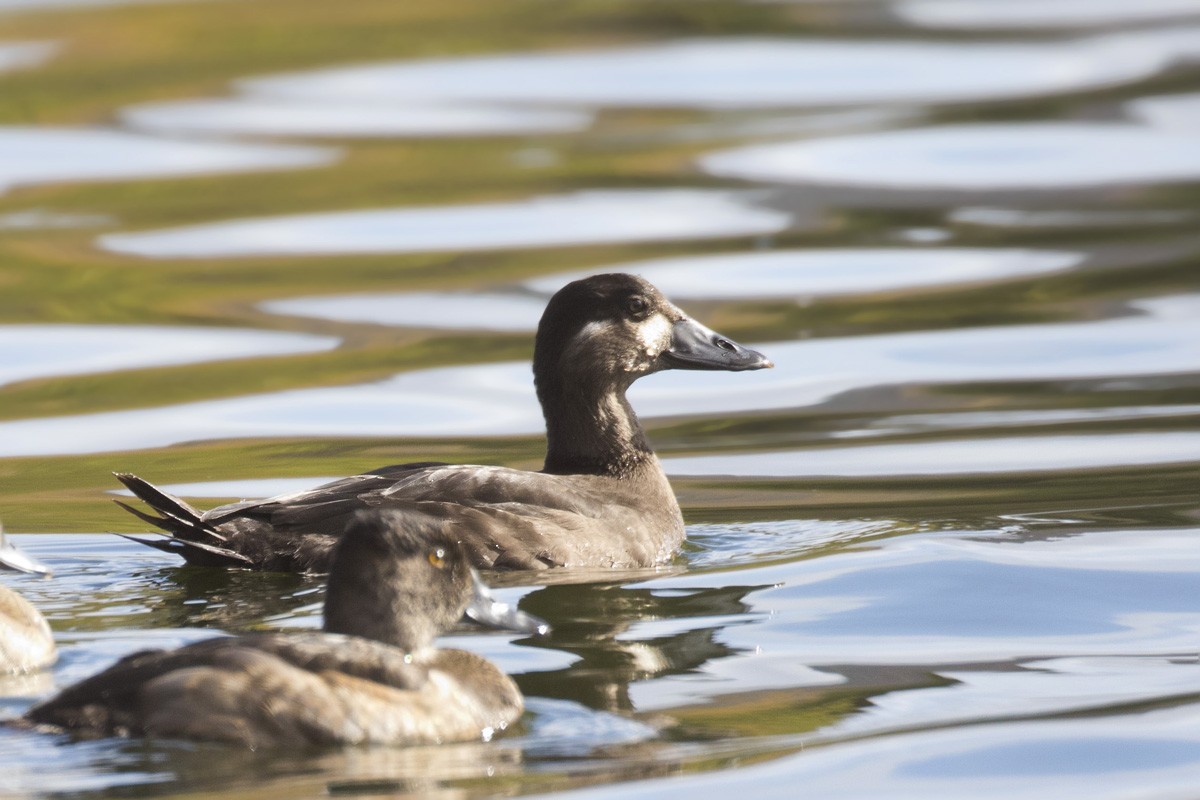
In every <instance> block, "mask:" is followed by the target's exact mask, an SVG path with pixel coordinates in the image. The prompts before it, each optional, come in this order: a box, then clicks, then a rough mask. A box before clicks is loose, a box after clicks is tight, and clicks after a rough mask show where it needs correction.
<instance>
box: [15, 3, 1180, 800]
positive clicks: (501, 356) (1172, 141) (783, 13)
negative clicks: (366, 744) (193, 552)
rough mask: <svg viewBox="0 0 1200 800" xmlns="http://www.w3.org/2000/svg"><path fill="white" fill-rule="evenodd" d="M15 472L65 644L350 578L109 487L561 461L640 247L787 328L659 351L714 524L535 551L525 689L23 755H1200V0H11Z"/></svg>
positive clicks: (358, 792)
mask: <svg viewBox="0 0 1200 800" xmlns="http://www.w3.org/2000/svg"><path fill="white" fill-rule="evenodd" d="M0 10H3V12H4V13H3V16H2V19H3V22H2V23H0V519H2V520H3V521H4V523H5V526H6V528H7V530H9V531H10V532H12V533H13V538H14V540H15V541H16V542H17V543H18V544H19V545H20V546H21V547H22V548H24V549H25V550H26V551H28V552H29V553H30V554H31V555H33V556H35V557H37V558H38V559H40V560H42V561H44V562H45V563H47V564H49V565H50V566H51V567H52V568H53V569H54V571H55V576H54V577H53V578H52V579H39V578H33V577H24V576H16V575H12V574H10V573H5V574H3V575H2V576H0V580H2V581H3V583H4V585H5V586H8V587H10V588H13V589H15V590H17V591H19V592H20V593H21V594H23V595H24V596H25V597H27V598H28V599H29V600H31V601H32V602H33V603H34V604H35V605H37V606H38V607H39V608H40V609H41V610H42V611H43V612H44V613H45V614H46V615H47V617H48V618H49V620H50V623H51V626H52V627H53V629H54V631H55V636H56V638H57V641H58V645H59V649H60V658H59V661H58V663H57V664H56V665H55V666H54V668H53V669H52V670H48V671H46V672H44V673H40V674H36V675H25V676H16V677H5V678H0V717H7V716H16V715H19V714H20V713H22V712H23V711H24V710H25V709H26V708H27V707H28V706H29V705H30V704H31V703H33V702H35V701H36V700H37V699H38V698H40V697H44V696H46V695H48V694H50V693H52V692H53V691H55V689H56V688H57V687H61V686H63V685H65V684H67V683H69V682H71V681H74V680H77V679H80V678H82V677H85V676H86V675H88V674H91V673H92V672H94V671H96V670H98V669H102V668H103V667H105V666H106V665H108V664H110V663H111V662H112V661H114V660H115V659H117V658H118V657H120V656H122V655H125V654H127V653H130V652H132V651H134V650H137V649H142V648H147V647H170V646H176V645H179V644H182V643H185V642H189V641H195V640H197V639H200V638H205V637H208V636H213V635H218V634H219V633H222V632H230V633H232V632H244V631H251V630H294V629H304V628H312V627H314V626H317V625H319V622H320V609H321V603H322V600H323V595H324V584H323V581H322V579H321V578H319V577H309V576H292V575H273V574H262V573H248V572H238V571H230V572H221V571H212V570H201V569H194V568H186V567H182V566H180V565H179V564H178V563H176V562H175V561H174V560H173V559H172V558H171V557H169V556H167V555H165V554H162V553H159V552H157V551H153V550H149V549H147V548H142V547H138V546H137V545H135V544H133V543H131V542H128V541H126V540H123V539H120V538H118V537H115V536H112V535H110V532H112V531H118V532H137V531H140V530H143V527H142V526H141V525H140V523H139V522H138V520H136V519H134V518H133V517H131V516H129V515H127V514H125V513H124V512H122V511H121V510H120V509H119V508H117V507H116V506H115V505H114V504H113V503H112V502H111V501H112V500H113V499H114V498H117V497H120V496H121V493H120V491H119V484H117V483H116V481H115V480H114V479H112V477H111V475H110V473H111V472H112V471H133V472H136V473H138V474H141V475H143V476H145V477H147V478H149V479H151V480H153V481H156V482H158V483H160V484H161V485H163V486H165V487H168V488H170V489H171V490H173V491H177V492H179V493H180V494H183V495H185V496H187V497H190V498H193V499H194V500H195V502H196V503H197V504H199V505H201V506H207V505H210V504H216V503H219V502H222V501H224V500H227V499H231V498H242V497H260V496H267V495H270V494H275V493H279V492H287V491H295V490H298V489H301V488H304V487H306V486H309V485H313V484H316V483H320V482H322V481H324V480H327V479H329V478H332V477H336V476H339V475H344V474H349V473H352V472H355V471H360V470H365V469H370V468H372V467H376V466H380V465H383V464H387V463H395V462H399V461H406V460H414V461H415V460H428V459H437V460H447V461H461V462H469V463H484V464H506V465H511V466H515V467H520V468H528V469H536V468H537V467H538V466H539V465H540V457H541V449H542V440H541V416H540V412H539V410H538V408H537V405H536V400H535V398H534V394H533V387H532V383H531V374H530V371H529V366H528V358H529V354H530V351H531V342H532V329H533V327H534V326H535V325H536V321H537V318H538V315H539V313H540V309H541V308H542V306H543V305H544V302H545V300H546V298H547V297H548V296H549V295H550V294H551V293H552V292H553V291H554V290H555V289H556V288H557V287H558V286H560V285H562V283H564V282H566V281H568V280H570V279H573V278H574V277H578V276H579V275H582V274H589V273H593V272H598V271H612V270H623V271H632V272H637V273H640V274H643V275H645V276H647V277H648V278H650V279H651V280H653V281H655V282H656V283H658V284H659V285H660V286H662V287H663V288H664V290H666V291H667V293H668V294H669V295H670V296H672V297H673V298H674V299H676V300H677V301H678V302H679V303H680V305H682V306H684V307H685V308H686V309H688V310H690V311H692V312H693V313H694V314H695V315H696V316H697V317H698V318H699V319H701V320H702V321H703V322H705V324H708V325H710V326H712V327H714V328H716V329H718V330H720V331H722V332H723V333H726V334H728V335H730V336H732V337H734V338H736V339H738V340H739V341H743V342H746V343H747V344H752V345H753V346H755V347H756V348H760V349H762V350H763V351H764V352H765V353H767V354H768V355H769V356H770V357H771V358H772V359H773V360H774V361H775V362H776V364H777V367H776V369H774V370H769V371H762V372H757V373H747V374H722V373H718V374H710V373H664V374H661V375H656V376H654V377H652V378H649V379H647V380H645V381H642V382H640V383H639V384H638V385H637V386H636V387H635V388H634V389H633V390H632V391H631V393H630V398H631V401H632V402H633V403H634V405H635V407H636V408H637V409H638V410H639V412H640V413H641V415H642V417H643V420H644V421H645V423H646V425H647V428H648V430H649V432H650V436H651V438H652V440H653V442H654V444H655V446H656V447H657V449H658V450H659V452H660V454H661V456H662V458H663V462H664V466H665V467H666V469H667V471H668V473H669V474H670V476H671V479H672V482H673V484H674V485H675V487H676V491H677V493H678V495H679V497H680V501H681V504H682V506H683V508H684V514H685V517H686V519H687V522H688V542H687V544H686V545H685V548H684V551H683V552H682V553H681V554H680V556H679V557H678V558H677V559H676V561H675V562H674V563H673V564H672V565H670V566H669V567H667V568H664V569H661V570H648V571H639V572H620V573H611V572H604V571H588V572H583V573H569V574H564V573H559V574H554V575H550V576H546V575H526V574H509V575H503V576H493V578H494V579H495V580H496V581H497V582H498V583H499V584H500V588H498V589H497V591H498V593H499V594H500V595H501V597H502V598H504V599H506V600H509V601H511V602H514V603H519V605H520V606H521V607H522V608H523V609H525V610H528V611H529V612H531V613H535V614H538V615H540V616H543V617H545V618H546V619H548V620H549V621H550V623H551V624H552V625H553V627H554V632H553V634H552V635H551V636H550V637H549V638H547V639H545V640H538V641H534V640H531V639H526V638H521V637H516V636H512V635H506V634H499V633H480V632H477V631H473V630H466V629H464V630H460V631H454V632H452V633H451V634H449V635H447V636H445V637H444V638H443V640H442V641H443V643H444V644H446V645H448V646H457V647H463V648H467V649H470V650H473V651H476V652H479V653H481V654H483V655H485V656H486V657H488V658H490V659H492V660H494V661H495V662H496V663H498V664H499V665H500V666H501V667H502V668H504V669H505V670H506V671H507V672H509V673H510V674H512V675H514V677H515V678H516V680H517V682H518V683H519V684H520V686H521V688H522V690H523V692H524V693H525V695H526V698H527V706H528V712H527V713H526V715H525V716H524V717H523V719H522V720H521V722H520V723H519V724H518V725H517V726H515V728H514V729H512V730H510V731H508V732H506V734H505V735H503V736H501V737H499V738H497V739H496V740H495V741H492V742H488V743H483V742H480V743H471V744H463V745H453V746H445V747H426V748H357V749H355V748H351V749H344V750H333V751H316V752H291V753H248V752H242V751H238V750H233V749H230V748H225V747H221V746H215V745H208V744H194V743H182V742H171V741H160V742H137V741H135V742H130V741H121V740H109V741H98V742H86V743H74V742H70V741H68V740H67V739H65V738H64V737H57V736H51V735H43V734H35V733H30V732H24V731H16V730H12V729H8V728H5V727H2V726H0V796H4V797H60V796H66V795H69V796H73V797H133V796H136V797H159V796H176V795H183V794H197V793H202V794H204V795H205V796H211V797H218V798H229V800H232V799H233V798H242V797H272V796H281V797H282V796H286V797H297V796H314V795H320V796H325V795H347V796H380V795H393V796H408V795H412V796H418V795H419V796H447V797H451V796H453V797H490V796H501V795H503V796H511V795H540V794H555V795H563V796H569V797H572V798H579V799H582V798H584V797H588V796H590V795H592V794H598V795H600V796H610V795H612V794H614V793H616V792H618V791H619V792H621V793H622V794H623V795H629V796H638V797H641V796H644V797H661V796H682V795H684V794H685V793H686V794H687V795H689V796H695V797H705V798H707V797H714V798H715V797H726V796H729V795H731V794H735V793H745V794H753V795H754V796H756V797H758V796H761V797H781V798H782V797H789V798H790V797H795V796H796V795H797V792H798V791H800V790H801V789H802V790H803V791H804V792H805V793H808V794H812V795H813V796H819V797H847V798H880V797H888V798H891V797H900V798H905V797H913V798H930V797H945V798H964V797H982V798H987V797H997V798H1000V797H1003V798H1013V797H1031V798H1035V797H1036V798H1041V797H1063V798H1072V797H1080V798H1083V797H1087V798H1089V800H1090V799H1091V798H1133V797H1155V798H1159V797H1161V798H1173V797H1179V798H1185V797H1193V796H1195V793H1196V786H1197V785H1198V782H1200V701H1198V700H1197V698H1200V601H1198V600H1197V598H1198V597H1200V497H1198V496H1197V491H1198V489H1200V234H1198V233H1197V230H1198V228H1197V221H1200V0H1145V1H1144V2H1141V3H1120V2H1112V1H1111V0H1064V1H1063V2H1059V3H1044V2H1043V3H1036V2H1026V0H961V2H958V1H956V2H948V0H840V2H834V0H829V1H828V2H822V1H821V0H815V1H814V0H808V1H806V2H769V3H768V2H729V1H727V0H709V2H705V3H697V2H692V1H691V0H663V1H662V2H656V3H652V4H649V3H639V2H632V1H631V2H613V3H606V4H601V5H588V6H584V5H578V4H563V3H556V2H551V0H535V1H534V2H532V3H527V4H524V5H521V6H519V7H517V6H512V5H510V4H488V3H475V2H469V1H467V0H464V2H463V3H462V4H461V5H447V6H446V7H445V8H438V7H430V6H428V4H396V3H390V2H377V1H376V0H344V2H341V3H337V4H295V3H288V2H285V0H245V2H224V1H219V0H210V1H208V2H186V1H185V2H170V3H147V2H136V3H118V2H112V3H109V2H100V0H83V1H82V2H66V1H63V2H59V0H55V1H54V2H33V0H15V1H14V0H0Z"/></svg>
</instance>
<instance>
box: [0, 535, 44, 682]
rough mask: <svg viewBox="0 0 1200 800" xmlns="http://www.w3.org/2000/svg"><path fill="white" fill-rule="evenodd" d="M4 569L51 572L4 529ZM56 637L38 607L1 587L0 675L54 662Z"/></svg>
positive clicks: (0, 545) (0, 555) (0, 553)
mask: <svg viewBox="0 0 1200 800" xmlns="http://www.w3.org/2000/svg"><path fill="white" fill-rule="evenodd" d="M0 568H7V569H13V570H17V571H19V572H30V573H33V574H35V575H49V574H50V570H49V569H48V568H47V567H44V566H42V565H41V564H39V563H38V562H36V561H34V560H33V559H32V558H30V557H29V556H27V555H25V554H24V553H22V552H21V551H20V550H18V549H17V548H15V547H13V546H12V545H11V544H9V543H8V542H7V541H5V539H4V527H3V526H0ZM55 656H56V651H55V649H54V636H53V635H52V634H51V633H50V626H49V625H47V624H46V618H45V617H43V616H42V615H41V614H40V613H39V612H38V610H37V609H36V608H34V607H33V606H31V605H30V604H29V602H28V601H27V600H25V598H23V597H21V596H20V595H19V594H17V593H16V592H13V591H11V590H10V589H6V588H5V587H3V586H0V674H5V673H12V672H28V671H30V670H35V669H39V668H41V667H44V666H46V665H48V664H52V663H53V662H54V658H55Z"/></svg>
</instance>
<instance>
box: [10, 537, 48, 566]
mask: <svg viewBox="0 0 1200 800" xmlns="http://www.w3.org/2000/svg"><path fill="white" fill-rule="evenodd" d="M0 567H7V568H8V569H15V570H16V571H17V572H28V573H31V574H33V575H49V574H50V568H49V567H47V566H46V565H45V564H42V563H40V562H37V561H34V560H33V559H32V558H30V557H29V556H27V555H25V554H24V553H22V552H21V551H20V550H18V549H17V548H15V547H13V546H12V545H11V544H9V543H8V542H6V541H5V540H4V533H3V531H0Z"/></svg>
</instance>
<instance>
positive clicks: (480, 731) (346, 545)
mask: <svg viewBox="0 0 1200 800" xmlns="http://www.w3.org/2000/svg"><path fill="white" fill-rule="evenodd" d="M477 580H478V578H477V576H476V575H475V573H474V571H473V570H472V569H471V567H470V565H469V564H468V563H467V559H466V556H465V554H464V553H463V552H462V551H461V549H460V548H459V547H458V545H457V544H456V542H455V541H454V540H453V539H452V538H450V537H447V536H446V535H445V534H444V533H442V532H441V530H440V528H439V526H438V525H437V524H435V521H434V520H432V519H430V518H428V517H426V516H425V515H423V514H421V513H419V512H415V511H411V510H400V509H389V510H385V511H364V512H360V513H359V514H356V515H355V516H354V517H353V518H352V520H351V523H350V525H349V526H348V528H347V530H346V532H345V534H344V535H343V536H342V537H341V539H340V541H339V544H338V547H337V548H336V551H335V554H334V560H333V565H332V571H331V573H330V576H329V589H328V593H327V596H326V600H325V626H324V629H325V630H324V632H323V633H294V634H258V635H254V634H251V635H245V636H233V637H222V638H216V639H208V640H205V641H201V642H197V643H195V644H191V645H188V646H186V647H181V648H179V649H176V650H147V651H143V652H139V653H134V654H133V655H130V656H127V657H125V658H123V659H121V660H120V661H118V662H117V663H116V664H114V665H113V666H112V667H109V668H108V669H107V670H104V671H103V672H101V673H99V674H97V675H95V676H93V677H91V678H88V679H86V680H84V681H81V682H80V683H77V684H75V685H74V686H71V687H68V688H67V689H64V690H63V691H62V692H61V693H60V694H59V695H58V696H56V697H54V698H51V699H50V700H47V701H45V702H43V703H40V704H38V705H36V706H34V707H33V708H32V709H30V710H29V712H28V713H27V714H26V721H27V722H28V723H32V724H36V725H39V726H44V727H47V728H50V729H55V730H65V731H68V732H70V733H72V734H74V735H76V736H78V737H86V738H93V737H105V736H148V737H156V738H184V739H201V740H213V741H224V742H231V743H235V744H239V745H244V746H247V747H252V748H260V747H276V746H284V745H288V746H296V745H334V744H365V743H371V744H403V745H407V744H430V743H437V742H445V741H468V740H472V739H475V740H477V739H480V738H485V739H486V738H489V737H490V736H491V735H492V733H493V732H495V731H500V730H503V729H504V728H505V727H506V726H507V725H509V724H510V723H511V722H513V721H514V720H515V719H516V718H517V717H518V716H520V714H521V711H522V707H523V704H522V699H521V694H520V692H519V690H518V689H517V687H516V684H514V683H513V681H512V679H511V678H509V677H508V676H507V675H505V674H504V673H503V672H501V671H500V670H499V669H498V668H497V667H496V666H495V665H493V664H492V663H491V662H489V661H487V660H486V659H484V658H481V657H480V656H477V655H474V654H472V653H468V652H465V651H461V650H438V649H435V648H433V647H432V643H433V640H434V638H435V637H436V636H437V635H438V634H439V633H440V632H441V631H442V630H444V629H445V628H447V627H449V626H450V625H452V624H454V623H455V622H456V621H457V620H458V619H459V618H460V617H461V616H462V615H463V613H464V611H466V612H467V613H468V615H470V616H472V617H474V618H476V619H482V620H484V621H488V622H491V623H500V624H503V625H506V626H508V627H514V628H517V629H521V630H525V631H527V632H544V630H545V628H544V626H541V625H540V621H539V620H536V619H534V618H532V617H528V616H527V615H524V614H521V613H520V612H516V611H513V610H511V609H507V607H503V606H501V607H499V608H498V609H497V608H495V607H490V606H489V604H494V601H492V600H491V598H490V596H488V595H487V593H486V591H481V590H479V589H476V588H475V587H476V581H477ZM473 590H474V594H473Z"/></svg>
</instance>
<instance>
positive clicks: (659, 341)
mask: <svg viewBox="0 0 1200 800" xmlns="http://www.w3.org/2000/svg"><path fill="white" fill-rule="evenodd" d="M771 366H774V365H773V364H772V363H771V361H770V360H769V359H767V357H766V356H764V355H763V354H762V353H759V352H758V351H756V350H751V349H750V348H748V347H743V346H742V345H740V344H738V343H737V342H735V341H733V340H732V339H730V338H728V337H726V336H722V335H721V334H719V333H717V332H716V331H712V330H710V329H708V328H706V327H705V326H703V325H701V324H700V323H699V322H697V321H696V320H694V319H692V318H691V317H689V316H688V315H687V314H685V313H684V312H683V311H682V310H681V309H680V308H679V307H678V306H676V305H675V304H674V303H672V302H671V301H669V300H668V299H667V298H666V297H664V296H663V294H662V292H660V291H659V290H658V289H657V288H655V287H654V286H653V285H652V284H650V283H649V282H647V281H645V280H643V279H641V278H639V277H637V276H635V275H627V274H623V273H612V274H606V275H593V276H591V277H589V278H584V279H582V280H578V281H574V282H572V283H569V284H567V285H566V286H564V287H563V288H562V289H560V290H559V291H558V292H557V293H556V294H555V295H554V296H553V297H552V298H550V302H549V304H548V305H547V306H546V310H545V312H544V313H543V314H542V319H541V322H540V323H539V325H538V332H537V340H536V342H535V345H534V354H533V374H534V383H535V385H536V386H537V393H538V400H539V401H540V402H541V404H542V412H543V414H544V415H545V417H546V433H547V453H546V465H545V471H546V472H551V473H573V472H578V473H592V474H609V475H621V474H624V473H627V472H628V471H629V470H630V469H636V467H637V465H638V464H639V463H643V462H644V461H645V460H646V459H647V457H648V456H650V455H652V451H651V450H650V446H649V444H648V443H647V442H646V440H645V436H644V434H643V433H642V429H641V425H640V424H639V423H638V421H637V417H636V415H635V414H634V413H633V410H632V409H631V408H630V406H629V404H628V402H627V401H626V400H625V392H626V390H627V389H628V388H629V387H630V386H631V385H632V384H633V382H634V381H636V380H637V379H638V378H640V377H642V376H643V375H650V374H652V373H655V372H661V371H662V370H668V369H689V370H724V371H728V372H742V371H746V370H755V369H764V368H767V367H771Z"/></svg>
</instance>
